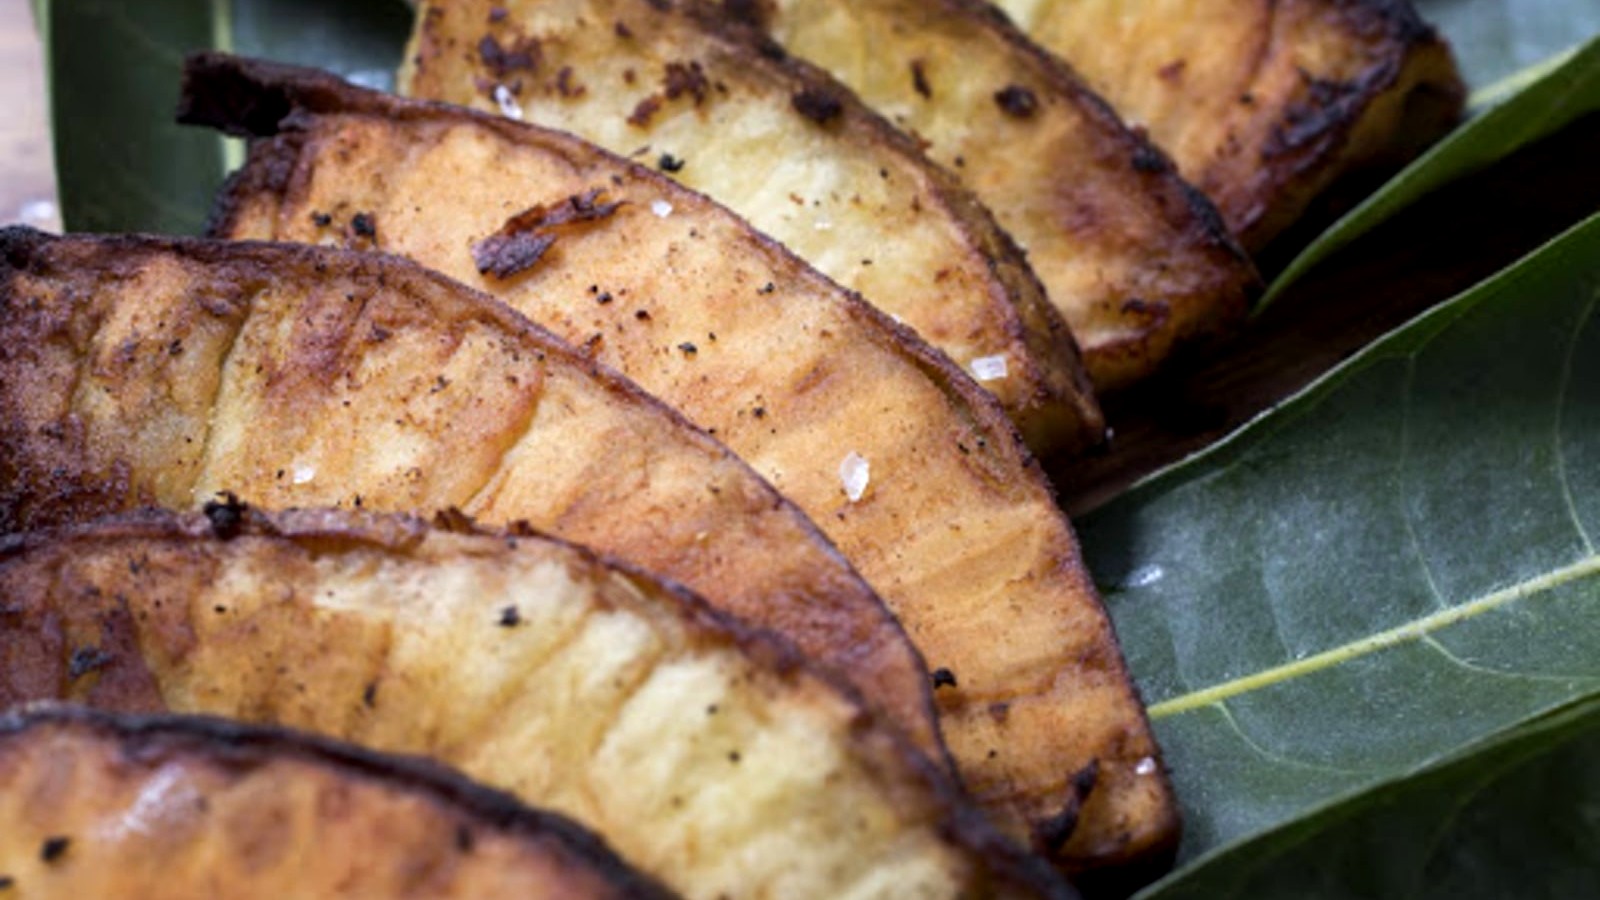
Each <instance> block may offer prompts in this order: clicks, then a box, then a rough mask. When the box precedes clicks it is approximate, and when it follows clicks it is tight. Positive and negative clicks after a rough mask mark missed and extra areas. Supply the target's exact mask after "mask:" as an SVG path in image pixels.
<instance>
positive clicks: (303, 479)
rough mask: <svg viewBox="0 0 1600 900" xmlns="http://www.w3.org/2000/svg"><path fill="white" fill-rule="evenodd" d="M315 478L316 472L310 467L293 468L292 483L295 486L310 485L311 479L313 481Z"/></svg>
mask: <svg viewBox="0 0 1600 900" xmlns="http://www.w3.org/2000/svg"><path fill="white" fill-rule="evenodd" d="M316 477H317V470H316V469H313V468H312V467H310V466H295V467H294V483H295V484H310V483H311V481H312V480H313V479H315V478H316Z"/></svg>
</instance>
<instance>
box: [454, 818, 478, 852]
mask: <svg viewBox="0 0 1600 900" xmlns="http://www.w3.org/2000/svg"><path fill="white" fill-rule="evenodd" d="M477 843H478V841H477V839H476V838H474V837H473V836H472V829H471V828H468V827H467V826H465V825H458V826H456V849H457V850H459V851H461V852H462V853H471V852H472V848H473V847H474V846H476V845H477Z"/></svg>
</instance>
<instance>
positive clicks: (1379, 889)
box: [1142, 701, 1600, 900]
mask: <svg viewBox="0 0 1600 900" xmlns="http://www.w3.org/2000/svg"><path fill="white" fill-rule="evenodd" d="M1596 757H1600V703H1596V702H1592V701H1591V702H1586V703H1581V704H1578V705H1577V706H1575V707H1572V708H1569V709H1564V710H1562V711H1561V712H1559V713H1556V714H1553V715H1551V716H1548V717H1546V718H1543V719H1541V720H1539V721H1537V722H1534V723H1532V724H1530V725H1528V726H1527V727H1524V728H1521V729H1518V730H1516V731H1514V732H1510V733H1508V734H1506V735H1503V736H1501V737H1499V738H1497V739H1494V740H1491V741H1488V742H1486V743H1484V744H1482V745H1479V746H1476V747H1473V748H1472V749H1471V750H1470V751H1469V752H1465V753H1461V754H1458V755H1456V756H1455V757H1454V758H1452V759H1451V760H1450V761H1448V762H1447V763H1443V764H1440V765H1437V766H1433V767H1430V768H1429V769H1428V770H1426V771H1424V772H1422V773H1420V774H1418V775H1416V776H1414V777H1412V778H1408V779H1405V780H1404V781H1401V782H1398V783H1396V784H1392V785H1386V786H1384V787H1383V788H1382V789H1378V790H1369V791H1365V792H1363V793H1361V794H1358V795H1356V796H1355V797H1352V798H1350V799H1348V800H1346V801H1344V802H1341V803H1336V804H1331V805H1330V806H1328V807H1326V808H1324V809H1322V810H1321V811H1319V814H1318V815H1317V816H1316V817H1314V818H1311V819H1307V820H1305V821H1303V822H1300V823H1298V824H1296V825H1295V826H1293V827H1290V828H1284V829H1282V830H1280V831H1277V832H1274V833H1272V834H1270V835H1268V836H1266V837H1264V838H1262V839H1260V840H1255V841H1251V842H1249V843H1246V844H1244V845H1241V846H1239V847H1237V848H1235V849H1233V850H1230V851H1228V852H1226V853H1221V854H1218V855H1216V856H1215V857H1213V858H1211V859H1208V860H1206V861H1205V862H1203V863H1201V864H1200V865H1197V866H1195V867H1194V868H1192V869H1191V870H1189V871H1187V872H1185V873H1183V875H1182V876H1181V877H1178V878H1173V879H1169V880H1168V881H1167V882H1165V883H1164V884H1162V885H1160V886H1158V887H1156V888H1154V889H1153V890H1151V891H1148V892H1147V893H1146V894H1145V895H1144V897H1143V898H1142V900H1180V898H1195V900H1221V898H1230V897H1239V898H1246V897H1248V898H1251V900H1273V898H1279V897H1281V898H1284V900H1302V898H1306V897H1341V896H1351V895H1358V896H1362V897H1406V898H1415V900H1428V898H1439V900H1472V898H1484V900H1500V898H1504V897H1529V896H1540V897H1573V898H1579V897H1590V896H1593V893H1594V885H1595V878H1596V872H1600V815H1596V809H1595V805H1594V804H1595V800H1596V798H1600V766H1596V765H1594V763H1593V760H1594V759H1595V758H1596ZM1574 801H1576V802H1574Z"/></svg>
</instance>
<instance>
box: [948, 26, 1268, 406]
mask: <svg viewBox="0 0 1600 900" xmlns="http://www.w3.org/2000/svg"><path fill="white" fill-rule="evenodd" d="M939 2H940V4H941V5H942V6H943V7H944V8H946V9H947V10H949V11H950V14H951V15H954V16H959V17H961V18H964V19H966V20H968V21H971V22H973V23H974V24H975V25H976V24H978V23H982V26H983V27H985V28H987V29H988V30H989V31H990V32H992V33H993V34H995V35H997V36H998V37H1000V38H1001V39H1003V40H1004V41H1005V42H1006V43H1007V44H1008V45H1009V46H1010V47H1011V48H1012V51H1013V52H1014V53H1015V54H1016V55H1017V56H1018V57H1020V58H1024V59H1027V60H1028V61H1029V62H1030V63H1031V64H1032V65H1033V67H1034V70H1035V74H1036V75H1037V76H1038V77H1039V78H1040V80H1041V81H1042V82H1044V83H1046V84H1048V85H1049V86H1050V87H1051V88H1052V89H1053V90H1054V91H1055V92H1056V93H1058V94H1060V95H1062V96H1065V97H1070V98H1072V99H1073V102H1074V105H1075V106H1076V107H1077V108H1078V109H1079V110H1081V111H1082V112H1084V113H1085V114H1087V115H1091V116H1093V118H1094V120H1095V124H1096V126H1097V128H1098V131H1099V134H1100V135H1101V139H1102V140H1105V141H1111V142H1115V144H1116V145H1117V148H1118V150H1119V152H1121V153H1123V154H1125V157H1126V158H1127V159H1128V160H1129V163H1130V165H1131V166H1132V167H1133V168H1135V169H1136V170H1137V171H1138V172H1140V173H1141V174H1142V175H1143V177H1142V178H1141V179H1140V181H1141V186H1142V187H1143V188H1144V189H1145V190H1146V191H1147V192H1148V193H1149V194H1151V195H1152V196H1154V197H1156V198H1157V202H1158V203H1159V204H1160V206H1161V209H1162V212H1163V213H1164V214H1165V220H1166V221H1167V223H1168V224H1169V225H1171V226H1173V228H1174V232H1175V237H1176V239H1177V240H1178V241H1179V242H1180V244H1181V245H1182V246H1184V247H1187V248H1193V249H1194V250H1195V251H1196V252H1199V253H1201V254H1203V255H1204V256H1205V257H1206V259H1207V260H1208V261H1210V262H1211V264H1212V266H1213V271H1214V272H1215V278H1214V279H1213V281H1212V283H1209V284H1207V285H1205V287H1204V288H1203V290H1201V291H1197V292H1196V294H1197V295H1200V297H1202V298H1203V299H1204V300H1205V301H1206V302H1204V303H1199V302H1189V303H1184V304H1183V309H1182V311H1181V312H1180V313H1179V314H1178V316H1177V318H1178V320H1179V321H1178V324H1177V326H1176V327H1175V328H1174V329H1173V334H1172V336H1171V337H1170V338H1166V336H1165V335H1164V334H1163V333H1162V332H1163V330H1164V329H1163V326H1164V325H1165V324H1166V323H1165V322H1163V321H1157V322H1155V323H1154V324H1151V325H1148V326H1146V327H1145V329H1144V330H1143V331H1142V332H1140V333H1139V334H1138V335H1137V336H1136V337H1131V338H1128V339H1126V340H1122V341H1118V342H1116V343H1112V344H1103V345H1101V346H1098V347H1093V348H1090V349H1089V350H1088V351H1087V356H1088V357H1089V360H1088V365H1089V367H1090V368H1091V369H1093V370H1094V371H1095V379H1096V381H1097V382H1098V383H1099V384H1100V386H1101V389H1102V390H1115V389H1117V388H1122V387H1126V386H1128V385H1130V384H1131V383H1132V382H1134V381H1136V380H1138V379H1142V378H1144V377H1146V376H1148V375H1149V374H1150V373H1151V372H1152V371H1153V370H1154V368H1155V367H1156V366H1159V365H1160V364H1161V363H1162V362H1164V361H1166V359H1168V358H1169V354H1170V352H1171V350H1170V348H1169V349H1168V350H1167V351H1166V352H1157V351H1156V349H1155V348H1153V347H1152V346H1151V345H1152V344H1154V343H1156V342H1157V341H1161V342H1163V343H1166V342H1168V341H1170V342H1171V343H1172V344H1173V345H1175V346H1180V347H1181V346H1188V345H1201V344H1204V343H1205V342H1206V341H1209V340H1211V339H1214V338H1218V337H1221V336H1223V335H1226V334H1228V333H1230V332H1232V331H1234V330H1236V329H1237V327H1238V326H1239V324H1240V323H1242V322H1243V320H1244V317H1245V314H1246V313H1247V312H1248V311H1249V308H1250V306H1251V305H1252V304H1253V303H1254V302H1255V299H1256V298H1257V297H1259V296H1260V295H1261V292H1262V289H1263V287H1264V286H1263V284H1262V281H1261V276H1260V275H1259V274H1258V273H1257V272H1256V268H1255V263H1254V262H1252V261H1251V259H1250V255H1249V254H1248V253H1246V252H1245V249H1244V247H1243V246H1242V245H1241V244H1240V243H1239V241H1238V239H1237V238H1235V237H1234V234H1233V231H1232V230H1230V229H1229V227H1228V223H1227V222H1226V221H1225V220H1224V219H1223V216H1222V213H1221V212H1220V211H1218V209H1217V207H1216V204H1214V203H1212V202H1211V199H1210V198H1209V197H1207V196H1206V195H1205V194H1203V193H1201V192H1200V191H1199V190H1198V189H1196V188H1195V187H1194V186H1193V185H1191V184H1190V183H1189V182H1187V181H1185V180H1184V179H1183V177H1182V176H1180V175H1179V174H1178V170H1177V167H1176V166H1174V165H1173V163H1172V160H1171V159H1170V158H1169V157H1168V156H1167V154H1166V153H1165V152H1164V151H1162V150H1161V149H1160V148H1159V147H1157V146H1156V145H1155V144H1154V143H1152V142H1151V141H1150V139H1149V138H1148V137H1146V136H1145V135H1144V134H1142V133H1140V132H1135V131H1133V130H1131V129H1129V128H1128V127H1127V126H1126V125H1125V124H1124V123H1123V121H1122V119H1121V117H1119V116H1118V115H1117V113H1116V110H1114V109H1112V108H1111V104H1109V103H1107V102H1106V101H1105V99H1104V98H1102V97H1101V96H1100V95H1099V94H1096V93H1095V92H1094V91H1093V90H1092V89H1090V88H1089V86H1088V85H1087V84H1086V83H1085V82H1084V81H1083V79H1082V78H1081V77H1080V76H1079V75H1078V73H1077V72H1075V71H1073V69H1072V67H1071V66H1070V65H1068V64H1067V63H1066V62H1065V61H1063V60H1062V59H1061V58H1060V57H1058V56H1055V55H1054V54H1052V53H1050V52H1049V51H1047V50H1045V49H1044V48H1043V47H1040V46H1039V45H1038V44H1037V43H1035V42H1034V41H1033V40H1032V39H1030V38H1029V37H1028V36H1027V35H1026V34H1024V33H1023V32H1022V30H1021V29H1019V28H1017V27H1016V25H1014V24H1013V23H1012V22H1011V20H1010V19H1009V18H1007V17H1006V15H1005V13H1004V12H1002V11H1001V10H1000V9H999V8H997V7H995V6H994V5H993V4H992V3H990V2H989V0H939Z"/></svg>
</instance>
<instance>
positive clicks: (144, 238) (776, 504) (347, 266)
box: [0, 226, 882, 602]
mask: <svg viewBox="0 0 1600 900" xmlns="http://www.w3.org/2000/svg"><path fill="white" fill-rule="evenodd" d="M13 245H18V246H22V247H24V248H25V249H26V254H25V256H24V260H25V264H26V265H27V266H28V267H32V266H34V265H36V264H37V263H39V262H41V261H42V260H41V255H42V254H45V253H47V252H48V251H51V250H53V249H55V248H62V249H64V250H66V251H67V252H69V253H70V252H73V251H77V252H79V253H83V252H89V253H94V254H95V255H96V256H97V257H98V258H100V259H112V258H117V257H122V256H150V255H154V254H160V253H170V254H172V255H174V256H178V257H180V258H184V259H189V260H193V261H195V262H199V263H202V264H205V265H238V264H241V263H247V264H250V265H253V266H255V267H257V268H258V269H260V270H261V272H263V273H264V274H266V275H269V276H271V275H276V274H277V273H280V272H282V271H284V270H285V269H290V268H292V267H293V266H295V265H296V264H301V265H305V266H310V267H316V268H318V269H319V270H325V271H328V272H331V273H333V274H334V276H336V277H337V276H343V277H350V278H358V279H359V278H371V279H374V280H378V279H382V280H383V283H384V285H385V286H386V288H387V289H389V290H394V291H400V292H404V293H407V294H411V295H413V296H421V297H423V298H425V299H426V300H427V301H428V302H429V303H430V304H432V305H434V306H437V307H441V308H445V309H448V310H449V311H451V312H456V313H459V314H460V315H461V316H462V318H464V319H475V320H478V321H481V322H486V323H489V324H490V325H492V326H494V327H495V328H498V329H500V330H501V331H502V332H504V333H506V334H508V335H510V336H513V337H517V338H521V339H523V340H526V341H528V342H530V343H532V344H535V345H536V349H537V350H538V351H541V352H543V353H545V354H547V355H548V356H550V357H553V358H556V359H559V360H560V361H562V362H563V363H565V364H567V365H569V366H572V367H574V368H575V369H576V370H578V371H579V372H581V373H583V374H584V375H587V376H589V377H590V378H593V379H594V380H595V381H596V382H597V383H598V384H600V385H601V386H602V387H604V388H605V389H606V390H607V391H609V392H610V393H611V394H613V395H616V396H619V397H622V398H624V399H626V400H627V401H628V402H629V403H632V404H636V405H638V406H642V407H645V408H647V409H650V410H653V411H654V412H656V413H658V414H659V415H662V416H664V417H665V418H666V419H667V420H668V421H669V422H670V423H671V424H672V425H674V426H676V427H678V428H679V429H680V431H681V433H682V434H683V435H684V436H685V437H686V438H688V439H689V440H690V441H691V442H694V443H697V444H699V445H700V446H701V448H702V449H704V450H706V451H707V452H708V455H709V456H711V457H714V458H716V459H719V460H722V461H724V462H727V463H730V464H732V465H734V466H736V467H738V468H740V469H742V470H743V471H744V473H745V475H746V476H747V477H748V478H750V479H751V480H752V482H754V483H756V484H759V485H761V486H762V487H763V488H765V490H766V493H767V496H768V498H769V503H770V505H771V506H772V507H773V508H781V509H783V510H784V511H785V512H786V513H787V514H788V515H789V516H791V517H792V518H793V520H794V521H795V522H796V523H797V524H799V525H800V526H801V527H802V529H803V531H804V533H805V534H807V535H808V536H809V537H810V538H811V539H812V542H813V543H814V544H815V545H817V546H818V547H819V548H821V549H823V550H825V552H827V553H828V554H829V556H830V557H831V558H832V560H833V561H834V562H835V563H836V564H837V565H839V566H840V567H841V568H842V569H843V570H846V571H848V572H849V573H850V574H851V575H854V576H855V577H856V580H857V582H858V583H859V584H860V585H861V587H862V589H863V590H866V591H869V592H871V593H873V594H874V596H876V592H873V591H871V588H870V587H868V586H867V584H866V581H865V580H864V579H862V578H861V575H860V573H859V572H857V571H856V569H855V567H854V566H853V565H851V563H850V561H849V560H848V559H846V558H845V557H844V555H843V554H842V553H840V552H839V549H838V548H837V547H835V546H834V545H833V542H832V541H830V540H829V539H828V538H827V536H826V535H824V534H823V533H822V531H821V530H820V529H819V528H817V526H816V524H815V523H814V522H812V521H811V519H810V518H809V517H808V516H806V515H805V513H804V512H802V511H801V510H800V508H799V507H797V506H795V505H794V504H793V502H791V501H790V500H789V499H788V498H786V497H784V496H783V495H782V494H780V493H778V491H777V490H776V489H775V488H773V487H772V485H771V484H769V483H768V482H767V480H766V479H765V478H763V477H762V476H761V474H760V473H759V472H757V471H755V470H754V469H752V468H750V465H749V464H748V463H746V462H745V461H744V460H742V459H740V458H739V457H738V455H737V454H735V453H734V452H733V451H732V450H730V449H728V447H727V446H726V445H724V444H723V443H722V442H721V441H718V440H717V439H716V438H714V437H712V436H711V435H709V434H707V433H706V432H705V431H704V430H702V429H701V428H699V427H698V426H696V425H695V424H694V423H692V422H690V421H689V420H688V419H687V418H685V417H684V415H683V413H681V412H679V411H678V410H676V409H674V408H673V407H671V406H669V405H667V404H666V403H664V402H662V401H661V400H660V399H659V398H657V397H655V396H654V395H652V394H650V393H648V392H646V391H645V390H644V389H643V388H641V387H639V386H638V385H636V384H634V383H633V382H632V381H629V380H628V379H627V378H626V377H625V376H623V375H622V374H621V373H619V372H617V371H616V370H614V369H611V368H609V367H607V366H604V365H601V364H600V363H598V362H595V361H594V360H592V359H590V358H589V357H587V356H585V355H584V354H582V353H580V352H579V351H577V350H576V349H574V348H573V347H572V346H571V345H569V344H567V343H566V342H565V341H563V340H561V339H560V338H559V337H557V336H556V335H554V334H552V333H550V332H549V331H547V330H545V329H544V328H543V327H542V326H540V325H538V324H536V323H534V322H532V321H531V320H529V319H528V318H527V317H525V316H523V315H522V314H521V313H519V312H517V311H516V310H514V309H512V308H511V307H509V306H506V305H505V304H503V303H501V302H500V301H498V300H496V299H494V298H493V297H490V296H488V295H487V294H482V293H479V292H478V291H476V290H474V289H473V288H470V287H467V286H466V285H463V284H461V283H459V282H456V281H452V280H450V279H449V278H446V277H445V276H443V275H441V274H439V273H437V272H433V271H431V270H429V269H424V268H422V267H421V266H418V265H417V264H416V263H413V262H412V261H410V260H408V259H405V258H403V257H399V256H392V255H389V254H384V253H367V252H357V251H352V250H343V249H338V248H331V247H312V246H308V245H304V244H289V243H277V242H270V241H217V240H209V239H204V238H180V237H157V236H153V235H70V236H64V237H57V236H54V235H48V234H44V233H43V232H39V231H35V230H33V229H30V228H26V227H22V226H15V227H10V228H4V229H0V250H8V249H9V248H10V247H12V246H13ZM6 258H7V259H8V260H11V259H12V257H11V255H10V254H9V253H8V254H7V256H6ZM7 281H8V273H7V272H6V271H5V270H4V269H3V268H0V300H4V299H5V295H6V294H5V291H6V283H7ZM880 602H882V601H881V600H880Z"/></svg>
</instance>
